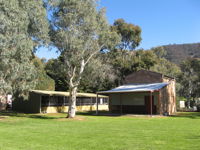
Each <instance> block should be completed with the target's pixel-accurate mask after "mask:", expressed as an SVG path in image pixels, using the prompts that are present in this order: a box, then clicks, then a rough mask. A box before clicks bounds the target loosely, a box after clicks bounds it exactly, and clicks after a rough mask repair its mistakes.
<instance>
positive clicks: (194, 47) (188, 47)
mask: <svg viewBox="0 0 200 150" xmlns="http://www.w3.org/2000/svg"><path fill="white" fill-rule="evenodd" d="M162 47H163V48H164V49H165V50H166V51H167V55H166V56H165V58H166V59H167V60H169V61H171V62H173V63H175V64H180V63H181V62H182V61H183V60H185V59H187V58H200V43H193V44H173V45H164V46H162Z"/></svg>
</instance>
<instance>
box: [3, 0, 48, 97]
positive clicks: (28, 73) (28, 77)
mask: <svg viewBox="0 0 200 150" xmlns="http://www.w3.org/2000/svg"><path fill="white" fill-rule="evenodd" d="M47 35H48V23H47V20H46V11H45V8H44V7H43V1H42V0H37V1H36V0H28V1H27V0H9V1H7V0H0V97H1V98H2V97H3V98H5V96H6V95H7V94H8V93H12V94H13V95H16V96H20V95H24V94H25V91H27V90H29V89H30V88H33V87H34V81H35V69H34V65H33V64H32V63H31V59H32V57H33V50H34V49H35V48H36V47H37V46H38V45H41V44H43V43H45V41H46V39H48V37H47Z"/></svg>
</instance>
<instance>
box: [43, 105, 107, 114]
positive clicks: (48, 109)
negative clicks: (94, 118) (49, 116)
mask: <svg viewBox="0 0 200 150" xmlns="http://www.w3.org/2000/svg"><path fill="white" fill-rule="evenodd" d="M76 110H77V111H96V105H91V106H76ZM98 110H100V111H101V110H105V111H108V105H98ZM41 112H42V113H58V112H68V106H58V107H55V106H50V107H42V108H41Z"/></svg>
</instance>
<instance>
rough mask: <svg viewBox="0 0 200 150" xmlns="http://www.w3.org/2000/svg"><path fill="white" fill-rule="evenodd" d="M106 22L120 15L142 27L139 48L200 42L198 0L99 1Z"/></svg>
mask: <svg viewBox="0 0 200 150" xmlns="http://www.w3.org/2000/svg"><path fill="white" fill-rule="evenodd" d="M100 6H101V7H105V8H106V16H107V19H108V22H109V23H110V24H113V22H114V20H116V19H119V18H123V19H124V20H125V21H126V22H127V23H132V24H135V25H138V26H140V27H141V29H142V42H141V44H140V46H139V47H138V48H143V49H150V48H152V47H156V46H161V45H167V44H183V43H198V42H200V0H101V1H100ZM36 55H37V56H39V57H41V58H42V57H45V58H47V59H50V58H56V57H57V56H58V55H59V54H58V53H55V50H51V51H49V50H48V49H47V48H41V49H39V50H38V51H37V53H36Z"/></svg>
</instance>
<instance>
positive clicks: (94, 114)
mask: <svg viewBox="0 0 200 150" xmlns="http://www.w3.org/2000/svg"><path fill="white" fill-rule="evenodd" d="M76 114H77V115H83V116H108V117H119V116H123V115H124V114H122V115H121V114H117V113H111V112H109V111H99V112H98V114H96V111H87V112H77V113H76Z"/></svg>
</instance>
